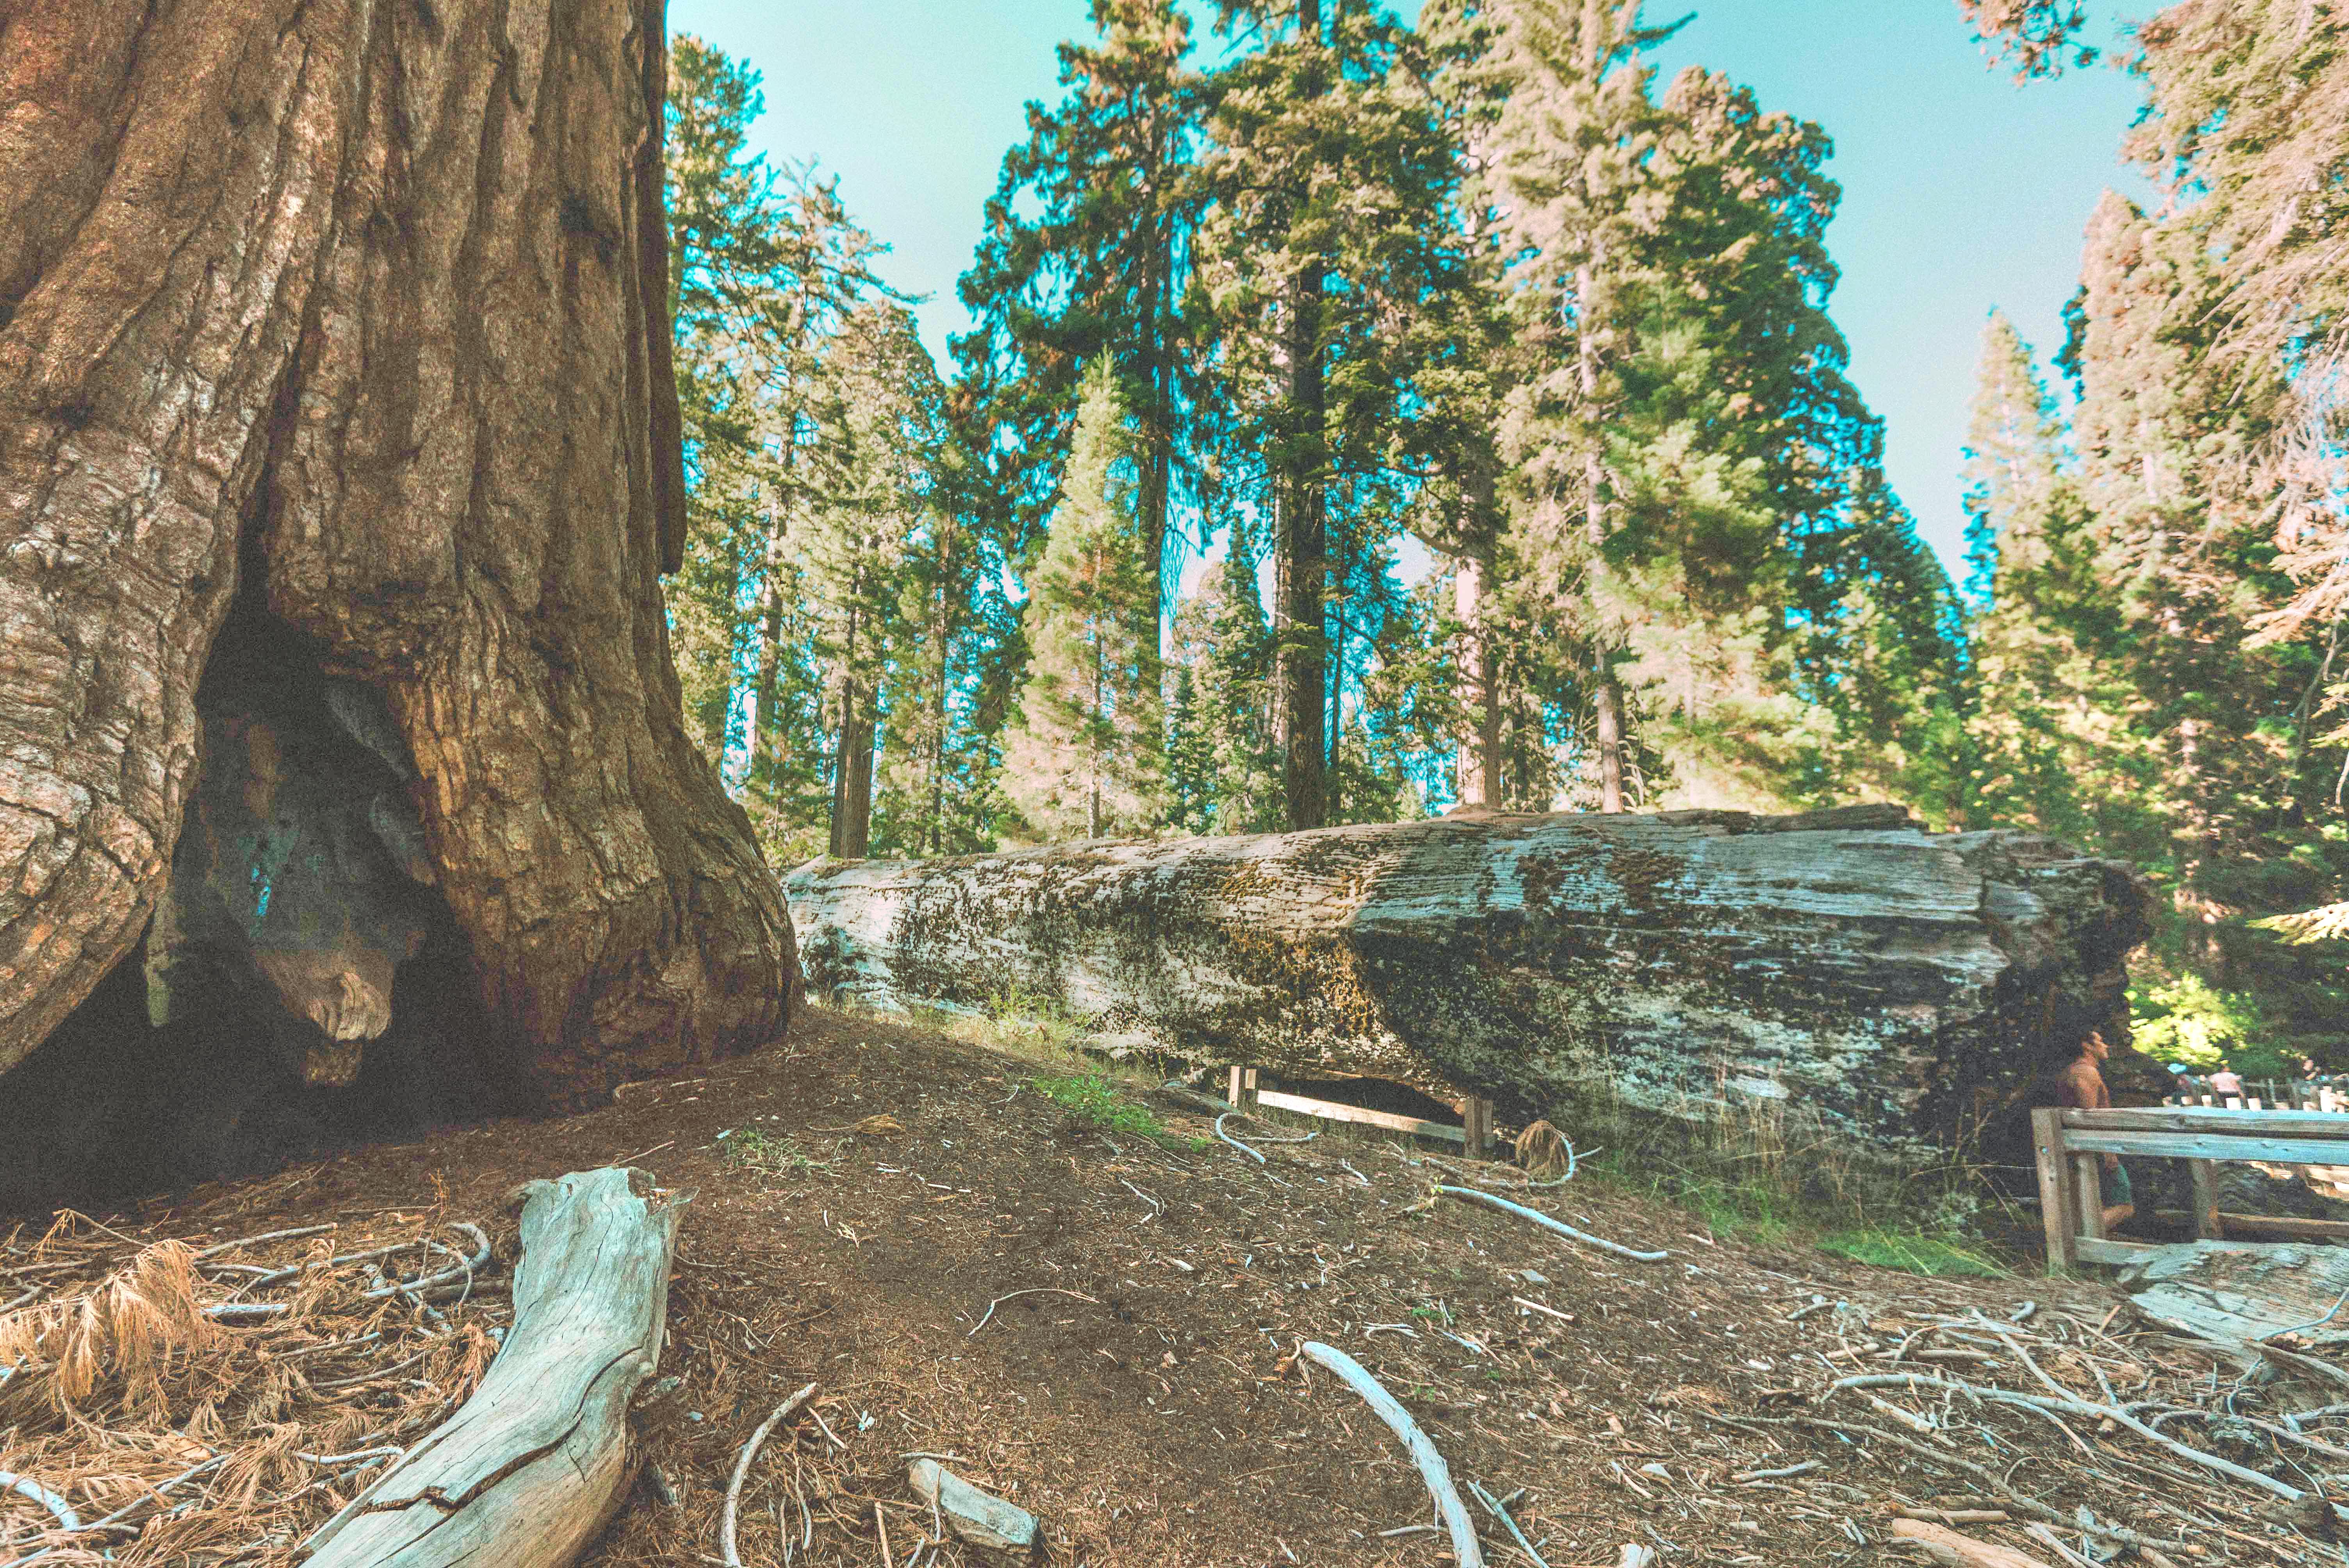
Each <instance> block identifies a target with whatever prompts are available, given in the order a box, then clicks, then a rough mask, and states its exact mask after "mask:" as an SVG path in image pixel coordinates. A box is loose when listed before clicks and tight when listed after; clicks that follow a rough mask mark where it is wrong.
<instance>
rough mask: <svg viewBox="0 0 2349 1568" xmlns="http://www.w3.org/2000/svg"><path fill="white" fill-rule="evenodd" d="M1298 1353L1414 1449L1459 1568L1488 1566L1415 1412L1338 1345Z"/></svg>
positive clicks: (1308, 1344)
mask: <svg viewBox="0 0 2349 1568" xmlns="http://www.w3.org/2000/svg"><path fill="white" fill-rule="evenodd" d="M1299 1353H1300V1354H1301V1355H1303V1356H1304V1357H1305V1358H1306V1359H1307V1360H1309V1361H1311V1362H1312V1363H1313V1364H1314V1365H1315V1366H1317V1367H1324V1368H1326V1369H1327V1370H1329V1371H1330V1372H1333V1373H1335V1374H1337V1377H1338V1379H1339V1381H1340V1382H1342V1383H1344V1384H1345V1385H1346V1387H1349V1388H1351V1389H1352V1390H1353V1391H1354V1392H1355V1393H1357V1394H1359V1395H1361V1397H1362V1402H1363V1403H1364V1404H1367V1405H1368V1406H1370V1408H1371V1410H1372V1412H1374V1413H1375V1414H1376V1415H1377V1416H1378V1418H1379V1419H1381V1421H1384V1422H1385V1423H1386V1424H1387V1426H1388V1428H1389V1429H1392V1431H1393V1433H1394V1435H1395V1436H1396V1437H1398V1438H1401V1439H1402V1446H1403V1447H1404V1448H1406V1449H1409V1450H1411V1457H1412V1459H1413V1460H1414V1461H1416V1462H1417V1464H1418V1465H1419V1473H1420V1474H1421V1476H1422V1477H1423V1478H1424V1479H1425V1480H1426V1481H1427V1490H1428V1491H1429V1492H1430V1493H1432V1494H1433V1496H1434V1498H1435V1508H1436V1511H1437V1512H1439V1513H1441V1514H1442V1515H1443V1516H1444V1525H1445V1526H1446V1528H1448V1529H1449V1530H1450V1531H1451V1533H1452V1557H1453V1562H1454V1565H1455V1568H1484V1564H1485V1552H1484V1548H1482V1547H1481V1546H1479V1545H1478V1544H1477V1543H1476V1524H1475V1521H1474V1520H1472V1519H1470V1518H1469V1517H1468V1505H1467V1504H1466V1503H1464V1502H1463V1501H1460V1491H1459V1489H1458V1488H1457V1487H1455V1486H1454V1485H1453V1484H1452V1470H1451V1467H1450V1466H1448V1465H1446V1464H1445V1463H1444V1456H1443V1455H1442V1454H1440V1453H1438V1452H1437V1451H1436V1449H1435V1444H1434V1443H1433V1441H1431V1440H1430V1439H1429V1438H1428V1436H1427V1434H1426V1433H1425V1432H1423V1431H1422V1430H1421V1429H1420V1426H1419V1423H1418V1422H1417V1421H1414V1420H1413V1419H1412V1418H1411V1412H1410V1411H1409V1410H1406V1409H1404V1408H1402V1402H1401V1401H1400V1400H1398V1399H1397V1398H1395V1397H1394V1396H1393V1395H1392V1394H1390V1393H1388V1392H1387V1391H1386V1387H1385V1386H1384V1385H1382V1384H1381V1383H1380V1381H1379V1380H1378V1379H1377V1378H1376V1377H1371V1374H1370V1373H1369V1371H1367V1370H1366V1369H1365V1368H1364V1367H1363V1366H1362V1364H1361V1362H1359V1361H1357V1360H1355V1359H1354V1358H1353V1357H1350V1356H1349V1355H1347V1354H1346V1353H1345V1352H1344V1351H1342V1350H1340V1349H1339V1348H1338V1347H1337V1346H1334V1345H1324V1344H1322V1343H1321V1342H1320V1341H1319V1340H1318V1339H1309V1340H1307V1341H1305V1343H1304V1344H1303V1345H1302V1346H1299Z"/></svg>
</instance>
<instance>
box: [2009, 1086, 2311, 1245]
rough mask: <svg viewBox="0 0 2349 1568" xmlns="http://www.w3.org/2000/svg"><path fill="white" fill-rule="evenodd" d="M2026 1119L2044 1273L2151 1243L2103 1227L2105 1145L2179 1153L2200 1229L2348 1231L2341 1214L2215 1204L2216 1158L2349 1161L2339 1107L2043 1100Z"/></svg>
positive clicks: (2113, 1149)
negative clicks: (2303, 1215) (2056, 1103)
mask: <svg viewBox="0 0 2349 1568" xmlns="http://www.w3.org/2000/svg"><path fill="white" fill-rule="evenodd" d="M2031 1128H2032V1141H2033V1148H2034V1150H2035V1153H2036V1158H2037V1162H2038V1167H2039V1212H2040V1218H2041V1221H2042V1222H2043V1223H2044V1225H2045V1227H2046V1232H2047V1266H2048V1268H2049V1270H2050V1271H2051V1272H2052V1271H2054V1270H2057V1269H2068V1268H2070V1267H2072V1266H2073V1265H2075V1264H2084V1263H2085V1264H2126V1263H2129V1262H2131V1261H2133V1260H2134V1259H2136V1258H2137V1257H2139V1256H2141V1255H2143V1254H2144V1253H2149V1252H2152V1251H2153V1250H2154V1249H2153V1247H2152V1246H2151V1245H2150V1244H2148V1243H2143V1242H2123V1241H2116V1240H2114V1239H2113V1238H2112V1237H2109V1236H2107V1235H2106V1234H2105V1222H2104V1221H2105V1213H2104V1207H2103V1202H2102V1195H2101V1192H2100V1190H2099V1186H2100V1177H2101V1173H2102V1171H2103V1169H2104V1157H2105V1156H2106V1155H2107V1154H2127V1155H2133V1156H2151V1157H2153V1158H2156V1159H2162V1160H2183V1161H2186V1162H2187V1164H2188V1166H2189V1168H2190V1169H2191V1171H2192V1174H2193V1207H2192V1208H2191V1209H2190V1210H2189V1211H2188V1214H2187V1217H2188V1219H2189V1221H2190V1222H2192V1224H2193V1227H2194V1233H2195V1234H2196V1235H2198V1236H2214V1237H2215V1236H2223V1235H2225V1234H2227V1233H2229V1232H2230V1231H2233V1232H2236V1233H2243V1232H2251V1231H2264V1232H2268V1233H2283V1234H2292V1235H2304V1236H2313V1235H2349V1222H2338V1221H2329V1220H2283V1219H2275V1218H2270V1217H2265V1216H2260V1215H2251V1214H2222V1213H2220V1212H2219V1201H2218V1199H2219V1180H2218V1167H2219V1164H2220V1161H2260V1162H2261V1163H2265V1164H2272V1165H2343V1166H2349V1123H2344V1121H2343V1120H2342V1119H2341V1117H2340V1115H2339V1113H2337V1112H2329V1111H2307V1110H2221V1109H2208V1108H2205V1107H2201V1106H2167V1105H2165V1106H2149V1107H2143V1108H2139V1107H2135V1106H2130V1107H2116V1108H2114V1109H2105V1110H2065V1109H2053V1108H2051V1109H2044V1110H2034V1111H2033V1112H2032V1113H2031Z"/></svg>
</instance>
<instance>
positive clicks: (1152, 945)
mask: <svg viewBox="0 0 2349 1568" xmlns="http://www.w3.org/2000/svg"><path fill="white" fill-rule="evenodd" d="M784 892H785V894H786V896H787V897H788V899H789V900H790V903H791V910H792V922H793V924H794V925H795V926H796V927H797V929H798V932H799V935H800V939H801V944H802V955H803V958H804V960H805V962H806V965H807V974H808V980H809V985H810V986H811V987H812V990H813V991H814V992H815V994H817V995H824V994H829V995H831V996H833V998H834V999H861V1000H864V1001H866V1002H870V1003H875V1004H879V1005H881V1006H902V1005H905V1004H909V1003H924V1002H927V1003H942V1004H947V1005H949V1006H968V1007H978V1006H987V1005H988V1002H989V999H990V998H991V997H995V996H998V995H1003V994H1007V993H1026V994H1029V995H1045V996H1050V997H1056V998H1060V999H1061V1000H1063V1001H1064V1002H1065V1003H1066V1005H1068V1006H1070V1007H1071V1008H1072V1009H1073V1010H1074V1011H1076V1012H1077V1013H1078V1014H1080V1015H1081V1016H1085V1017H1087V1018H1089V1019H1090V1020H1092V1022H1094V1023H1095V1025H1096V1026H1099V1027H1101V1028H1103V1029H1105V1030H1118V1031H1122V1032H1124V1033H1126V1034H1128V1035H1129V1036H1130V1035H1134V1034H1140V1035H1143V1036H1147V1037H1151V1038H1153V1039H1154V1040H1155V1041H1156V1042H1157V1043H1159V1044H1160V1045H1162V1046H1164V1047H1167V1048H1169V1049H1172V1050H1174V1051H1176V1052H1178V1053H1180V1054H1182V1055H1185V1056H1188V1057H1193V1058H1195V1059H1197V1058H1205V1059H1209V1060H1218V1061H1245V1062H1251V1063H1256V1064H1259V1065H1262V1066H1265V1067H1268V1068H1274V1069H1276V1070H1286V1071H1288V1072H1290V1073H1292V1074H1298V1075H1313V1074H1329V1075H1354V1076H1361V1077H1372V1078H1391V1079H1395V1080H1398V1081H1402V1082H1405V1083H1412V1084H1416V1085H1419V1086H1421V1087H1423V1088H1427V1089H1429V1090H1431V1091H1432V1092H1434V1093H1436V1094H1438V1095H1443V1096H1454V1095H1459V1094H1463V1093H1471V1092H1473V1093H1478V1094H1488V1095H1498V1096H1501V1097H1504V1098H1506V1099H1514V1100H1516V1101H1518V1102H1520V1103H1523V1104H1527V1105H1530V1106H1532V1107H1534V1108H1536V1109H1547V1108H1548V1107H1550V1106H1552V1105H1555V1104H1558V1103H1560V1102H1561V1101H1562V1100H1563V1099H1567V1098H1568V1097H1570V1096H1572V1095H1574V1094H1577V1093H1579V1092H1584V1091H1587V1090H1588V1089H1589V1088H1592V1087H1594V1086H1595V1085H1598V1084H1599V1083H1602V1082H1603V1083H1605V1084H1607V1085H1609V1092H1616V1093H1619V1094H1620V1095H1622V1096H1623V1097H1624V1098H1625V1099H1628V1100H1629V1101H1630V1102H1631V1103H1632V1104H1634V1105H1638V1106H1642V1107H1646V1108H1649V1109H1659V1110H1666V1111H1675V1110H1685V1109H1688V1108H1689V1107H1690V1106H1691V1105H1692V1104H1696V1103H1701V1102H1707V1101H1714V1100H1717V1099H1720V1098H1721V1097H1722V1096H1723V1095H1724V1094H1727V1095H1729V1096H1730V1097H1732V1098H1736V1097H1738V1096H1747V1097H1756V1098H1759V1099H1795V1100H1798V1101H1800V1102H1802V1103H1803V1104H1804V1105H1805V1106H1806V1108H1807V1109H1815V1110H1816V1112H1817V1113H1818V1114H1819V1115H1820V1116H1821V1117H1822V1118H1823V1119H1825V1120H1826V1122H1827V1123H1828V1124H1829V1125H1830V1126H1831V1127H1835V1128H1837V1129H1840V1130H1845V1131H1847V1132H1850V1133H1853V1134H1857V1135H1858V1136H1860V1137H1862V1138H1864V1139H1866V1140H1869V1141H1871V1142H1875V1143H1878V1144H1879V1145H1881V1144H1893V1145H1899V1144H1902V1143H1912V1144H1920V1145H1921V1144H1925V1143H1930V1142H1937V1141H1940V1140H1944V1139H1945V1138H1946V1137H1947V1135H1948V1134H1949V1133H1950V1132H1951V1130H1954V1129H1956V1128H1957V1127H1958V1126H1959V1125H1960V1124H1961V1122H1962V1121H1964V1120H1965V1119H1966V1118H1968V1117H1969V1116H1971V1115H1973V1114H1975V1113H1976V1112H1977V1111H1978V1110H1979V1109H1981V1107H1982V1103H1983V1102H1984V1097H1983V1096H1982V1094H1981V1093H1980V1092H1979V1091H1982V1090H1985V1089H1989V1090H1998V1089H2002V1088H2010V1087H2012V1086H2013V1085H2015V1084H2017V1083H2020V1082H2022V1081H2023V1080H2025V1079H2027V1078H2029V1077H2030V1076H2031V1075H2032V1074H2033V1073H2034V1072H2035V1071H2037V1070H2038V1069H2039V1068H2040V1067H2041V1066H2042V1060H2041V1058H2042V1057H2044V1053H2045V1050H2046V1049H2047V1048H2049V1047H2057V1046H2061V1045H2064V1044H2066V1043H2068V1042H2072V1041H2076V1040H2077V1039H2079V1038H2080V1037H2082V1036H2083V1035H2085V1033H2086V1032H2087V1030H2089V1029H2090V1028H2096V1027H2101V1028H2103V1029H2105V1030H2106V1033H2107V1037H2109V1038H2113V1039H2115V1040H2116V1041H2118V1040H2126V1038H2127V999H2126V995H2125V987H2126V981H2127V976H2126V974H2125V972H2124V969H2123V959H2124V957H2125V956H2126V955H2127V953H2128V951H2129V949H2130V948H2132V947H2134V946H2135V945H2136V944H2137V943H2138V942H2140V941H2141V940H2143V938H2144V936H2145V934H2146V932H2147V908H2148V905H2147V897H2148V895H2147V887H2146V883H2145V882H2144V881H2143V879H2142V878H2141V877H2139V876H2138V875H2137V872H2134V871H2133V870H2132V869H2131V868H2129V867H2127V866H2126V865H2123V864H2120V863H2118V862H2116V861H2098V860H2092V859H2088V858H2086V857H2084V856H2082V855H2080V854H2078V853H2077V852H2076V851H2073V850H2070V849H2068V848H2067V847H2065V846H2064V845H2062V844H2058V843H2055V842H2054V841H2051V840H2047V839H2044V838H2040V837H2036V836H2034V835H2031V834H2027V833H2019V832H2007V831H1998V832H1980V833H1961V834H1935V833H1927V832H1923V831H1920V830H1917V829H1916V828H1914V827H1913V826H1910V825H1909V822H1908V819H1907V816H1906V814H1905V813H1904V812H1902V811H1901V810H1899V808H1897V807H1862V808H1852V809H1848V810H1841V811H1830V812H1816V813H1811V814H1809V815H1808V816H1805V817H1796V818H1755V817H1750V816H1746V815H1744V813H1740V812H1729V811H1685V812H1667V813H1663V814H1660V815H1654V816H1614V817H1601V816H1578V815H1557V816H1497V815H1479V816H1467V817H1456V818H1446V819H1443V820H1435V821H1427V822H1411V823H1400V824H1392V825H1384V826H1366V827H1349V828H1333V829H1327V830H1321V831H1319V832H1310V833H1293V834H1286V835H1270V836H1265V837H1257V838H1225V839H1185V840H1174V841H1087V842H1082V843H1074V844H1063V845H1057V846H1053V847H1050V848H1047V849H1040V850H1027V851H1016V852H1012V853H1008V854H999V855H979V856H963V857H957V858H951V859H939V860H929V861H812V862H810V863H809V864H807V865H804V866H802V867H800V868H799V869H797V870H796V871H793V872H791V873H790V874H789V875H788V876H787V877H786V878H785V879H784Z"/></svg>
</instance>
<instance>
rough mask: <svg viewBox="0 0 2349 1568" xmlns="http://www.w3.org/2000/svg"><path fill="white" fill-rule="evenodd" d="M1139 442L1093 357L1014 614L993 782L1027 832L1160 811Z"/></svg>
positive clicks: (1161, 771) (1107, 827)
mask: <svg viewBox="0 0 2349 1568" xmlns="http://www.w3.org/2000/svg"><path fill="white" fill-rule="evenodd" d="M1141 455H1142V454H1141V452H1140V450H1139V443H1138V442H1137V441H1136V439H1135V438H1134V435H1133V430H1132V429H1131V428H1130V427H1129V424H1128V421H1127V418H1126V416H1125V412H1124V408H1123V405H1122V403H1121V400H1120V398H1119V397H1118V392H1117V387H1116V385H1115V383H1114V381H1113V380H1112V377H1111V373H1110V370H1109V366H1107V364H1106V363H1102V364H1100V365H1097V366H1095V368H1093V369H1092V371H1090V372H1089V373H1088V375H1087V377H1086V380H1085V385H1084V395H1083V397H1082V399H1081V403H1080V404H1079V407H1078V414H1077V428H1076V433H1075V435H1074V437H1073V438H1072V439H1071V442H1070V450H1069V464H1068V469H1067V470H1066V472H1065V473H1064V474H1063V476H1062V478H1061V491H1060V504H1059V505H1058V506H1057V507H1055V508H1054V510H1053V512H1052V519H1051V522H1050V527H1049V529H1048V531H1047V534H1046V542H1045V546H1044V553H1043V559H1042V560H1041V561H1040V562H1039V563H1038V565H1037V567H1036V570H1035V571H1034V573H1032V574H1031V576H1030V580H1029V591H1028V604H1027V609H1026V611H1025V613H1024V615H1023V617H1022V620H1023V625H1024V628H1025V630H1026V633H1027V643H1028V675H1027V680H1026V684H1025V685H1024V686H1022V687H1021V688H1020V692H1019V707H1018V711H1017V713H1016V715H1015V716H1014V717H1013V719H1012V722H1011V729H1010V732H1009V740H1008V745H1007V748H1006V755H1005V769H1004V779H1003V785H1004V790H1005V793H1006V794H1007V795H1008V796H1009V798H1010V800H1011V802H1012V804H1013V805H1014V806H1015V807H1017V808H1018V810H1019V813H1020V815H1021V816H1022V817H1023V818H1024V819H1025V820H1026V821H1027V823H1028V826H1029V827H1030V830H1032V831H1033V832H1034V833H1035V834H1036V835H1037V836H1038V837H1040V838H1043V839H1048V840H1050V839H1063V838H1071V837H1075V836H1078V835H1080V834H1081V835H1082V836H1084V837H1086V838H1099V837H1101V836H1102V835H1103V834H1105V833H1112V832H1146V831H1149V830H1151V829H1153V828H1154V827H1155V826H1156V825H1157V824H1158V823H1159V821H1160V820H1162V817H1163V814H1164V786H1165V752H1164V746H1165V739H1164V705H1163V701H1162V698H1161V696H1160V695H1159V690H1158V684H1157V678H1156V672H1157V668H1158V661H1157V658H1156V655H1157V651H1158V650H1157V646H1156V643H1157V624H1158V614H1157V602H1156V596H1155V593H1154V584H1153V583H1152V582H1151V574H1150V573H1149V572H1148V570H1147V568H1146V564H1145V560H1144V557H1143V552H1142V550H1141V548H1140V544H1141V539H1142V526H1143V525H1142V521H1141V517H1140V515H1139V507H1138V505H1137V494H1136V492H1137V490H1138V489H1139V478H1140V476H1139V472H1138V470H1139V469H1140V467H1141V462H1140V459H1141Z"/></svg>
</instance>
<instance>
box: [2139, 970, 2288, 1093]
mask: <svg viewBox="0 0 2349 1568" xmlns="http://www.w3.org/2000/svg"><path fill="white" fill-rule="evenodd" d="M2129 1009H2130V1012H2131V1013H2132V1015H2133V1019H2132V1024H2131V1032H2132V1034H2133V1035H2134V1037H2135V1039H2136V1044H2137V1049H2138V1050H2140V1051H2143V1052H2145V1053H2146V1054H2147V1055H2148V1056H2152V1057H2158V1058H2159V1059H2161V1060H2162V1061H2165V1062H2169V1061H2177V1062H2184V1063H2185V1064H2186V1065H2187V1066H2188V1067H2189V1068H2197V1069H2199V1070H2201V1071H2209V1069H2211V1068H2217V1067H2218V1066H2220V1064H2221V1063H2222V1062H2223V1063H2225V1064H2227V1065H2229V1066H2231V1067H2232V1068H2235V1070H2236V1071H2238V1072H2240V1073H2243V1074H2245V1075H2247V1076H2249V1077H2251V1078H2270V1077H2278V1076H2282V1074H2283V1073H2284V1072H2285V1071H2286V1070H2287V1069H2288V1068H2289V1067H2290V1066H2291V1065H2292V1064H2291V1063H2290V1062H2288V1061H2287V1060H2286V1058H2285V1057H2284V1055H2283V1053H2282V1050H2280V1049H2279V1048H2278V1047H2277V1046H2276V1045H2275V1044H2274V1040H2275V1028H2274V1026H2273V1025H2272V1024H2271V1023H2270V1022H2269V1020H2268V1019H2267V1018H2266V1017H2265V1016H2263V1014H2262V1011H2261V1006H2260V1003H2259V1000H2258V998H2256V997H2254V996H2251V995H2245V994H2244V993H2241V992H2230V991H2219V990H2214V989H2212V988H2211V986H2210V985H2209V984H2208V983H2207V982H2206V981H2204V980H2203V978H2202V976H2200V975H2197V974H2194V973H2192V972H2191V971H2189V972H2187V973H2185V974H2182V975H2178V976H2177V977H2175V978H2174V979H2169V980H2157V981H2153V982H2151V983H2149V984H2140V985H2132V986H2130V987H2129Z"/></svg>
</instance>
